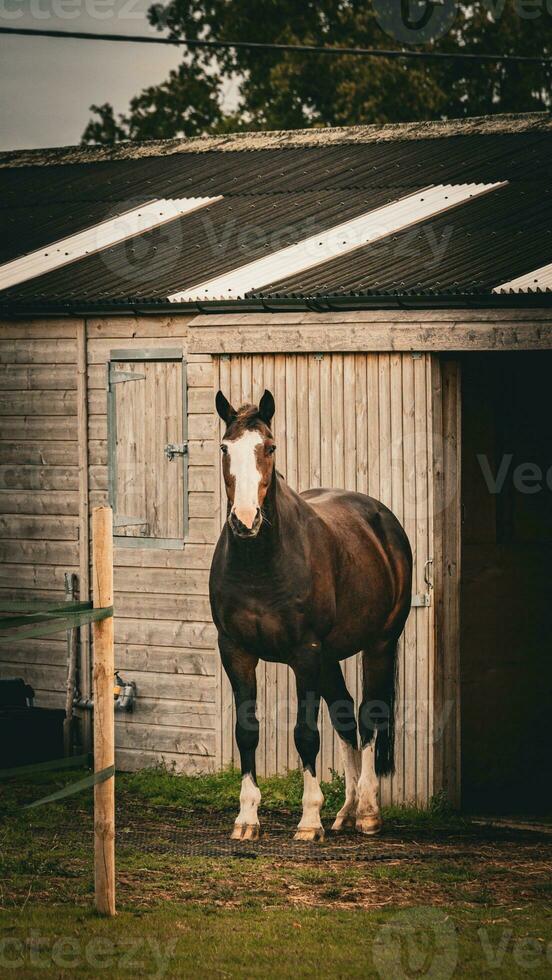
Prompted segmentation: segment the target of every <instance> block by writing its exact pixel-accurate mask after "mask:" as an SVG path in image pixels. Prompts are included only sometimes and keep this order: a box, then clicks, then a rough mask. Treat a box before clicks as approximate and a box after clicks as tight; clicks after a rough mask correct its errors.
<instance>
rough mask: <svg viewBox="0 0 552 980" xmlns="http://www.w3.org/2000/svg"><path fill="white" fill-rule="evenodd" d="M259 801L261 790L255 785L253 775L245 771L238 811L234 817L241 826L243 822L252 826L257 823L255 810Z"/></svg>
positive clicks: (257, 818)
mask: <svg viewBox="0 0 552 980" xmlns="http://www.w3.org/2000/svg"><path fill="white" fill-rule="evenodd" d="M260 802H261V791H260V789H259V787H258V786H255V783H254V782H253V777H252V776H251V775H250V773H247V774H246V775H245V776H244V777H243V779H242V784H241V790H240V812H239V813H238V816H237V817H236V823H237V824H238V825H239V826H240V827H241V826H243V825H244V824H245V825H247V826H252V825H254V824H258V822H259V817H258V815H257V811H258V808H259V803H260Z"/></svg>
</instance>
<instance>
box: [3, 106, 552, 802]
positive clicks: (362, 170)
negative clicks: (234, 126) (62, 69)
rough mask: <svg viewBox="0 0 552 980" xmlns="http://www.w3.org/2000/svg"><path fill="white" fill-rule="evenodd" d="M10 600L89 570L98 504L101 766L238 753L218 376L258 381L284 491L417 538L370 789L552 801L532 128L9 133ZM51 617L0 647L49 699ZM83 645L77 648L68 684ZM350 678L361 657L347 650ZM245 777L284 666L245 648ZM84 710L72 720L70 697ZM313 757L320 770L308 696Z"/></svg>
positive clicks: (544, 304)
mask: <svg viewBox="0 0 552 980" xmlns="http://www.w3.org/2000/svg"><path fill="white" fill-rule="evenodd" d="M0 215H1V218H0V220H1V222H2V229H3V233H2V235H1V236H0V379H1V392H0V415H1V417H0V509H1V514H0V527H1V540H0V553H1V558H2V566H1V568H0V594H1V595H3V596H4V597H5V598H18V599H25V598H45V599H49V598H59V597H61V596H63V589H64V576H65V573H66V572H75V573H76V574H77V575H78V579H79V591H80V596H81V598H88V597H89V595H90V592H91V581H90V545H89V537H90V512H91V508H92V507H93V506H95V505H96V504H99V503H104V502H107V501H108V502H110V503H111V505H112V506H113V509H114V524H115V527H114V534H115V588H116V596H115V640H116V666H117V668H118V669H119V671H120V674H121V675H122V676H123V677H124V678H125V679H128V680H131V681H134V682H135V683H136V687H137V700H136V706H135V710H134V712H133V713H132V714H126V713H120V714H118V715H117V724H116V732H117V735H116V739H117V764H118V766H119V767H120V768H121V769H127V770H131V769H137V768H141V767H144V766H151V765H155V764H157V763H159V762H165V764H167V765H168V766H171V767H174V768H175V770H177V771H184V772H202V771H209V770H211V771H212V770H215V769H218V768H220V767H223V766H226V765H229V764H232V763H235V762H236V749H235V745H234V740H233V725H234V720H233V707H232V700H231V691H230V687H229V684H228V683H227V681H226V678H225V677H224V676H223V674H222V672H221V668H220V664H219V659H218V654H217V651H216V646H215V637H216V634H215V629H214V627H213V624H212V622H211V618H210V611H209V601H208V574H209V566H210V561H211V555H212V552H213V547H214V544H215V542H216V540H217V537H218V533H219V531H220V527H221V522H222V521H223V520H224V519H225V513H226V510H225V496H224V489H223V488H221V481H220V461H219V455H220V453H219V442H220V421H219V419H218V417H217V415H216V412H215V408H214V395H215V392H216V391H217V389H218V388H219V387H220V388H222V390H223V391H224V393H225V394H226V395H227V396H228V398H229V399H230V400H231V401H232V402H233V403H234V404H238V403H242V402H244V401H251V400H252V401H256V400H258V398H259V397H260V394H262V391H263V390H264V388H265V387H266V388H269V389H271V390H272V392H273V394H274V397H275V400H276V416H275V438H276V443H277V446H278V467H279V469H280V471H281V472H282V473H283V474H284V475H285V477H286V478H287V480H288V481H289V483H290V484H291V485H292V486H293V487H294V488H296V489H298V490H303V489H306V488H308V487H313V486H324V485H325V486H328V485H329V486H339V487H347V488H351V489H356V490H359V491H362V492H367V493H370V494H371V495H373V496H375V497H378V498H379V499H381V500H382V501H383V502H384V503H385V504H387V505H388V506H389V507H391V508H392V510H393V511H394V512H395V513H396V515H397V516H398V517H399V519H400V520H401V521H402V523H403V525H404V527H405V529H406V531H407V533H408V535H409V538H410V541H411V543H412V548H413V552H414V559H415V574H414V585H413V595H412V612H411V615H410V617H409V619H408V622H407V626H406V630H405V633H404V636H403V639H402V641H401V647H400V660H399V685H400V699H399V708H398V711H399V717H398V730H399V739H398V749H397V764H396V772H395V774H394V775H393V777H391V778H390V779H388V780H385V781H384V786H383V802H390V801H392V802H402V801H417V802H419V803H421V804H424V803H427V802H428V801H429V800H430V799H431V797H433V796H434V795H435V794H437V793H441V792H443V793H445V794H446V795H447V796H448V797H449V799H451V800H452V801H453V802H454V803H459V802H460V801H462V802H463V803H464V804H465V805H466V806H473V807H479V808H482V807H483V808H487V809H497V808H502V809H504V810H508V811H512V810H514V809H516V808H519V807H522V808H523V809H525V810H531V809H533V810H536V809H539V808H542V807H544V806H546V805H547V804H549V802H550V789H549V787H548V786H543V785H542V778H541V777H542V773H543V772H546V769H547V762H548V757H549V753H550V735H549V727H550V726H549V717H550V710H551V707H552V685H551V680H552V677H551V674H552V668H551V663H552V657H551V653H552V650H551V643H552V641H551V639H550V630H549V610H550V606H551V600H552V580H551V574H550V568H551V567H552V506H551V504H552V469H551V467H552V438H551V437H552V421H551V417H550V410H549V404H548V390H549V384H550V376H551V374H552V308H551V307H552V304H551V295H552V293H551V291H550V290H551V287H552V121H551V120H550V117H549V116H548V115H540V114H535V115H532V114H530V115H520V116H496V117H490V118H482V119H466V120H462V121H451V122H446V123H420V124H408V125H402V124H401V125H396V126H367V127H357V128H350V129H316V130H309V131H298V132H281V133H243V134H238V135H231V136H223V137H201V138H197V139H190V140H185V141H181V140H171V141H164V142H148V143H142V144H131V143H126V144H119V145H116V146H114V147H110V148H105V147H97V148H95V147H93V148H90V147H76V148H62V149H52V150H38V151H17V152H14V153H3V154H0ZM66 660H67V654H66V643H65V640H64V639H63V638H60V639H57V638H49V639H40V640H38V639H37V640H31V639H27V640H19V641H18V642H17V643H14V644H13V645H12V646H9V647H7V646H4V647H2V648H1V649H0V677H22V678H23V679H24V680H25V681H26V683H28V684H30V685H32V687H33V688H34V690H35V696H36V703H37V704H38V705H39V706H44V707H55V708H59V707H62V706H63V704H64V701H65V688H66V676H67V664H66ZM90 663H91V651H90V642H89V636H88V632H87V630H86V629H82V630H81V636H80V644H79V689H80V693H81V695H82V697H83V699H84V700H86V697H87V696H89V694H90ZM345 674H346V679H347V683H348V686H349V689H350V690H351V692H352V693H353V695H355V694H356V693H357V692H358V689H359V678H358V676H357V674H358V665H357V664H356V663H355V662H354V660H352V659H351V660H350V661H347V662H346V664H345ZM258 687H259V691H258V699H259V714H260V719H261V743H260V746H259V752H258V760H259V769H260V772H261V773H263V774H264V773H267V774H268V773H273V772H283V771H285V770H287V769H288V768H294V767H295V766H296V764H297V756H296V751H295V747H294V744H293V724H294V720H295V713H294V697H295V694H294V684H293V677H292V675H291V674H290V672H289V671H288V668H287V667H285V666H280V665H275V664H264V663H261V664H260V665H259V668H258ZM79 710H80V711H81V714H82V727H81V730H82V738H83V740H84V742H85V743H86V740H87V738H88V737H89V729H90V710H89V709H86V708H82V709H79ZM321 730H322V748H321V753H320V769H321V775H322V776H323V777H327V776H328V775H329V773H330V772H331V770H332V769H339V768H340V755H339V746H338V744H337V739H336V738H335V737H334V734H333V732H332V730H331V727H330V725H329V719H328V717H327V713H326V711H325V709H324V712H323V719H322V729H321Z"/></svg>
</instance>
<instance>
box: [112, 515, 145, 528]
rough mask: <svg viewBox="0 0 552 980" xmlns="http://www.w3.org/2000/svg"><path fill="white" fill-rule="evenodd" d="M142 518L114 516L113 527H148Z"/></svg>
mask: <svg viewBox="0 0 552 980" xmlns="http://www.w3.org/2000/svg"><path fill="white" fill-rule="evenodd" d="M147 523H148V522H147V521H146V520H144V519H143V518H142V517H126V516H125V515H124V514H114V516H113V527H139V526H145V525H147Z"/></svg>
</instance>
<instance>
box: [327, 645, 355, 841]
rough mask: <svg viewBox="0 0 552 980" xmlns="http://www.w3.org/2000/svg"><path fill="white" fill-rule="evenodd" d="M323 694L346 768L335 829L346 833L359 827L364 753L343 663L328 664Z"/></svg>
mask: <svg viewBox="0 0 552 980" xmlns="http://www.w3.org/2000/svg"><path fill="white" fill-rule="evenodd" d="M321 693H322V697H323V698H324V700H325V702H326V704H327V705H328V710H329V712H330V718H331V722H332V725H333V727H334V728H335V730H336V732H337V734H338V735H339V741H340V744H341V755H342V758H343V768H344V769H345V803H344V804H343V806H342V807H341V810H340V811H339V813H338V814H337V816H336V818H335V821H334V824H333V827H332V830H344V829H345V828H346V827H354V826H355V817H356V810H357V802H358V794H357V786H358V777H359V775H360V752H359V750H358V747H357V724H356V718H355V703H354V701H353V699H352V697H351V695H350V694H349V691H348V690H347V685H346V684H345V679H344V677H343V671H342V670H341V666H340V665H339V663H337V662H330V663H325V664H324V666H323V668H322V678H321Z"/></svg>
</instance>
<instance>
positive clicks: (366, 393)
mask: <svg viewBox="0 0 552 980" xmlns="http://www.w3.org/2000/svg"><path fill="white" fill-rule="evenodd" d="M215 386H216V387H220V388H221V389H222V391H223V392H224V394H225V395H227V397H229V398H230V400H231V402H232V403H233V404H234V405H239V404H242V403H243V402H246V401H254V402H257V401H258V399H259V397H260V395H261V394H262V392H263V390H264V389H265V388H269V389H270V390H271V391H272V392H273V394H274V397H275V400H276V415H275V420H274V429H275V440H276V444H277V447H278V449H277V456H278V469H279V470H280V472H282V473H283V475H284V476H285V477H286V479H287V480H288V482H289V483H290V485H291V486H292V487H294V488H295V489H297V490H299V491H301V490H305V489H307V488H308V487H316V486H334V487H344V488H347V489H351V490H358V491H361V492H363V493H369V494H371V495H372V496H374V497H377V498H379V499H380V500H382V501H383V502H384V503H385V504H387V506H388V507H390V508H391V509H392V510H393V511H394V513H395V514H396V515H397V517H398V518H399V519H400V520H401V522H402V523H403V525H404V527H405V529H406V532H407V534H408V536H409V539H410V541H411V544H412V550H413V552H414V556H415V568H414V583H413V608H412V612H411V615H410V617H409V619H408V622H407V626H406V630H405V633H404V636H403V638H402V640H401V644H400V652H399V684H400V700H399V706H398V742H397V752H396V772H395V774H394V776H393V777H391V778H390V779H388V780H385V781H384V785H383V786H382V797H383V801H384V802H386V803H389V802H391V801H397V802H399V801H403V800H418V801H420V802H424V801H427V800H428V799H429V797H430V796H431V795H432V792H433V789H432V787H433V773H432V752H431V745H432V730H431V729H432V717H433V709H432V700H433V698H432V691H433V676H432V664H433V640H434V627H433V600H432V596H431V568H432V566H431V559H432V557H433V556H432V547H431V544H430V542H432V541H433V473H434V466H433V438H432V432H433V421H432V401H433V399H432V387H433V385H432V358H431V355H429V354H423V355H417V354H416V355H412V354H411V353H401V354H366V353H359V354H322V355H321V354H299V355H289V354H282V355H274V354H270V355H253V356H244V355H231V356H223V357H220V358H217V359H215ZM220 500H221V520H223V519H224V515H225V512H226V506H225V497H224V490H223V488H220ZM344 672H345V678H346V681H347V684H348V687H349V690H350V691H351V694H352V695H353V697H354V698H355V700H356V702H357V704H358V695H359V692H360V676H359V673H360V672H359V658H358V657H354V658H350V659H349V660H348V661H346V662H345V664H344ZM220 693H221V731H220V757H221V760H222V763H223V765H225V764H228V763H231V762H233V763H236V764H237V762H238V756H237V750H236V746H235V744H234V738H233V728H234V717H233V709H232V696H231V690H230V687H229V684H228V682H227V680H226V678H225V677H224V676H221V678H220ZM258 710H259V717H260V721H261V742H260V746H259V754H258V763H259V766H258V767H259V772H260V773H261V774H269V773H274V772H285V771H286V769H288V768H289V769H291V768H295V767H296V766H297V761H298V760H297V753H296V750H295V746H294V742H293V726H294V723H295V686H294V677H293V675H292V673H291V671H290V670H289V669H288V668H287V667H286V666H281V665H276V664H265V663H261V664H259V668H258ZM321 734H322V743H321V753H320V767H319V768H320V772H321V775H322V777H323V778H328V777H329V776H330V774H331V771H332V770H338V771H339V770H341V757H340V751H339V743H338V739H337V737H336V736H335V734H334V732H333V730H332V728H331V725H330V722H329V717H328V712H327V709H326V707H325V706H324V707H323V710H322V727H321Z"/></svg>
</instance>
